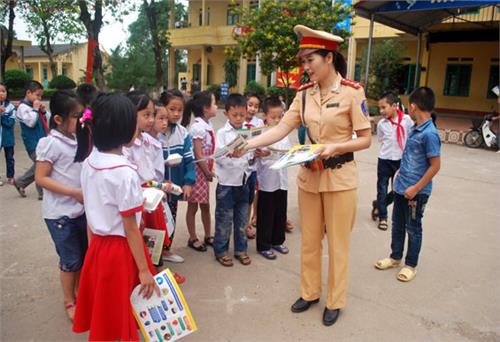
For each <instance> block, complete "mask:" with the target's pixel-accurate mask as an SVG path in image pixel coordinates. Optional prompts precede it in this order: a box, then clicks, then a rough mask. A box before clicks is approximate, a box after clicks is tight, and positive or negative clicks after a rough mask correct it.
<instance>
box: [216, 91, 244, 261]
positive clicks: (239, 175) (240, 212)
mask: <svg viewBox="0 0 500 342" xmlns="http://www.w3.org/2000/svg"><path fill="white" fill-rule="evenodd" d="M225 109H226V112H225V114H226V116H227V119H228V120H227V122H226V124H225V125H224V127H222V128H221V129H219V130H218V131H217V134H216V137H215V153H216V154H217V152H218V150H219V149H223V148H224V147H225V146H227V145H228V144H229V143H230V142H231V141H233V140H234V139H235V138H236V137H237V136H238V132H237V130H238V129H240V128H241V127H242V126H243V122H244V121H245V116H246V112H247V100H246V98H245V97H244V96H243V95H240V94H231V95H229V96H228V98H227V101H226V108H225ZM250 157H251V155H249V154H248V153H247V154H245V155H243V156H242V157H240V158H232V156H224V157H220V158H217V159H216V160H215V174H216V176H217V180H218V183H217V189H216V204H215V236H214V252H215V258H216V260H217V261H218V262H219V263H220V264H221V265H223V266H228V267H229V266H233V260H232V259H231V257H229V256H228V249H229V241H230V237H231V230H232V229H234V257H235V258H236V259H237V260H238V261H240V262H241V263H242V264H243V265H250V263H251V260H250V257H249V256H248V254H247V249H248V244H247V235H246V232H245V224H246V223H247V220H248V208H249V204H248V198H249V188H248V182H247V180H248V177H249V176H250V173H251V170H250V166H249V159H250Z"/></svg>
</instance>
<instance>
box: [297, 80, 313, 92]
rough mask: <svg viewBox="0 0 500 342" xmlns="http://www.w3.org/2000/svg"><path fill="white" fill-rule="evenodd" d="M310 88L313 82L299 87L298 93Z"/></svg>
mask: <svg viewBox="0 0 500 342" xmlns="http://www.w3.org/2000/svg"><path fill="white" fill-rule="evenodd" d="M312 86H314V82H308V83H304V84H303V85H301V86H300V87H299V89H298V91H302V90H304V89H307V88H311V87H312Z"/></svg>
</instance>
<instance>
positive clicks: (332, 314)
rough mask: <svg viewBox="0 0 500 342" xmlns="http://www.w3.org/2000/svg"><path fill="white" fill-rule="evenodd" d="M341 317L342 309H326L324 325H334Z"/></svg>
mask: <svg viewBox="0 0 500 342" xmlns="http://www.w3.org/2000/svg"><path fill="white" fill-rule="evenodd" d="M339 316H340V309H333V310H329V309H328V308H325V311H323V324H324V325H326V326H330V325H334V324H335V322H337V318H339Z"/></svg>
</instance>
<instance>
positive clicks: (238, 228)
mask: <svg viewBox="0 0 500 342" xmlns="http://www.w3.org/2000/svg"><path fill="white" fill-rule="evenodd" d="M215 194H216V204H215V236H214V252H215V257H216V258H218V257H222V256H225V255H227V251H228V249H229V240H230V238H231V230H232V229H234V255H242V254H246V253H247V248H248V246H247V235H246V233H245V224H246V222H247V219H248V207H249V205H248V195H249V193H248V184H245V185H242V186H226V185H220V184H218V185H217V189H216V192H215Z"/></svg>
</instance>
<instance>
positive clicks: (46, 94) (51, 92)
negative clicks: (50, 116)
mask: <svg viewBox="0 0 500 342" xmlns="http://www.w3.org/2000/svg"><path fill="white" fill-rule="evenodd" d="M56 91H57V89H51V88H46V89H44V90H43V96H42V97H43V98H44V99H50V98H51V97H52V95H54V93H55V92H56Z"/></svg>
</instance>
